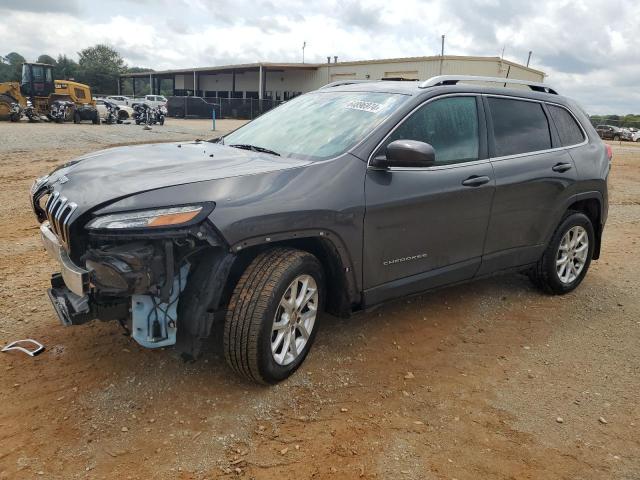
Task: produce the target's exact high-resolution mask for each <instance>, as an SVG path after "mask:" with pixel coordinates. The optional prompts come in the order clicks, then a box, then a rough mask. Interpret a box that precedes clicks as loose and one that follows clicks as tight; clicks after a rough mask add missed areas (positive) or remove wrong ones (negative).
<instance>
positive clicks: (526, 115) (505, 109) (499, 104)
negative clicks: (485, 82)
mask: <svg viewBox="0 0 640 480" xmlns="http://www.w3.org/2000/svg"><path fill="white" fill-rule="evenodd" d="M488 101H489V109H490V111H491V120H492V122H493V137H494V140H495V154H494V156H496V157H504V156H507V155H517V154H520V153H528V152H536V151H539V150H548V149H550V148H551V133H550V131H549V122H548V120H547V116H546V115H545V113H544V110H543V109H542V105H541V104H540V103H538V102H527V101H524V100H514V99H510V98H496V97H490V98H489V99H488Z"/></svg>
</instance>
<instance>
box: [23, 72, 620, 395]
mask: <svg viewBox="0 0 640 480" xmlns="http://www.w3.org/2000/svg"><path fill="white" fill-rule="evenodd" d="M470 78H471V79H475V80H480V81H482V82H488V81H493V82H500V83H502V82H504V79H503V78H495V79H487V78H486V77H470ZM461 80H469V77H456V76H444V77H435V78H432V79H430V80H427V81H425V82H421V83H418V82H389V81H384V82H382V81H371V82H358V83H354V82H353V81H343V82H337V83H334V84H330V85H328V86H326V87H323V88H321V89H320V90H317V91H315V92H311V93H308V94H305V95H301V96H299V97H297V98H295V99H293V100H290V101H289V102H287V103H286V104H284V105H282V106H279V107H277V108H275V109H273V110H271V111H269V112H267V113H265V114H264V115H262V116H260V117H258V118H257V119H256V120H253V121H252V122H250V123H247V124H246V125H244V126H243V127H241V128H239V129H237V130H236V131H234V132H232V133H230V134H228V135H226V136H225V137H223V138H222V139H217V140H212V141H209V142H203V141H199V140H196V141H192V142H180V143H164V144H156V145H144V146H127V147H120V148H112V149H109V150H105V151H102V152H98V153H92V154H89V155H86V156H84V157H80V158H78V159H77V160H75V161H72V162H71V163H68V164H66V165H64V166H62V167H60V168H58V169H56V170H54V171H53V172H51V173H50V174H49V175H46V176H44V177H42V178H40V179H38V180H37V181H36V182H35V183H34V185H33V187H32V190H31V195H32V204H33V208H34V211H35V214H36V216H37V218H38V220H39V221H40V222H42V223H41V226H40V233H41V238H42V241H43V243H44V245H45V247H46V249H47V251H48V252H49V253H50V254H51V255H52V256H53V257H54V258H55V259H56V260H57V262H58V264H59V266H60V269H61V272H60V273H55V274H54V275H53V276H52V279H51V289H49V296H50V298H51V300H52V303H53V306H54V308H55V311H56V312H57V314H58V316H59V318H60V320H61V322H62V323H63V324H64V325H77V324H82V323H85V322H88V321H90V320H93V319H96V318H98V319H101V320H117V321H118V322H120V323H121V324H122V325H123V326H127V327H128V330H129V331H130V332H131V336H132V337H133V338H134V339H135V340H136V341H137V342H138V343H139V344H140V345H143V346H145V347H150V348H157V347H167V346H170V345H175V348H176V349H177V350H178V351H179V352H181V353H182V354H183V355H185V356H186V357H188V358H193V357H197V356H198V355H199V353H200V351H201V348H202V346H203V342H204V340H205V339H206V338H207V337H209V336H210V335H211V332H213V331H214V328H213V326H214V324H215V323H216V322H221V323H223V324H224V327H223V334H222V338H221V339H219V341H220V342H221V343H222V344H223V349H224V354H225V357H226V360H227V362H228V364H229V365H230V366H231V368H232V369H233V370H234V371H236V372H237V373H238V374H240V375H242V376H244V377H246V378H248V379H251V380H253V381H256V382H263V383H274V382H278V381H280V380H283V379H284V378H286V377H288V376H289V375H291V374H292V373H293V372H294V371H295V370H296V369H297V368H298V367H299V366H300V364H301V363H302V362H303V360H304V358H305V357H306V355H307V353H308V352H309V349H310V347H311V345H312V343H313V340H314V337H315V335H316V332H317V330H318V325H319V323H320V320H321V318H320V314H321V312H323V311H328V312H330V313H332V314H334V315H337V316H348V315H350V314H351V313H353V312H357V311H361V310H363V309H367V308H369V307H371V306H373V305H376V304H379V303H381V302H384V301H386V300H389V299H393V298H398V297H402V296H405V295H411V294H416V293H419V292H423V291H425V290H431V289H434V288H439V287H442V286H445V285H452V284H457V283H460V282H466V281H469V280H473V279H477V278H482V277H486V276H489V275H493V274H496V273H498V272H505V271H521V272H526V273H527V274H528V275H529V277H530V278H531V279H532V281H533V283H534V284H535V285H536V286H538V287H539V288H540V289H541V290H542V291H544V292H547V293H549V294H556V295H562V294H565V293H568V292H571V291H572V290H574V289H575V288H576V287H578V285H580V283H581V282H582V280H583V279H584V277H585V275H586V273H587V271H588V269H589V265H590V263H591V261H592V260H595V259H597V258H599V256H600V246H601V238H602V232H603V228H604V225H605V222H606V219H607V211H608V200H607V178H608V174H609V170H610V162H611V157H612V155H611V147H610V146H608V145H605V144H604V143H603V142H602V141H601V140H600V138H598V135H597V133H596V131H595V129H594V128H593V127H592V126H591V124H590V122H589V118H588V117H587V116H586V114H585V113H583V110H582V109H581V108H580V107H579V106H578V105H577V104H576V103H575V102H573V101H572V100H569V99H567V98H565V97H562V96H560V95H558V94H556V92H555V90H553V89H551V88H550V87H549V86H547V85H545V84H538V83H529V82H525V81H517V80H510V82H509V83H510V84H511V83H521V84H522V85H528V86H529V87H530V89H527V90H525V89H508V88H502V87H501V86H500V87H496V88H492V87H488V86H486V85H485V84H483V85H478V84H476V85H469V84H460V83H459V82H460V81H461ZM350 82H351V83H350ZM362 328H366V327H365V326H364V325H363V327H362ZM93 332H94V330H85V331H84V333H85V334H86V335H90V334H92V333H93Z"/></svg>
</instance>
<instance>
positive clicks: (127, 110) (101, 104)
mask: <svg viewBox="0 0 640 480" xmlns="http://www.w3.org/2000/svg"><path fill="white" fill-rule="evenodd" d="M110 98H111V97H107V98H106V99H100V98H98V99H96V108H97V109H98V113H99V114H100V118H101V119H102V121H104V120H105V119H106V118H107V117H108V116H109V109H108V108H107V105H106V104H105V100H106V102H110V101H111V100H110ZM112 103H115V102H112ZM115 105H117V106H118V120H128V119H130V118H132V117H133V108H131V107H128V106H126V105H120V104H117V103H115Z"/></svg>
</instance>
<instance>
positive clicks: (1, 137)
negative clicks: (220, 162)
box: [0, 118, 246, 153]
mask: <svg viewBox="0 0 640 480" xmlns="http://www.w3.org/2000/svg"><path fill="white" fill-rule="evenodd" d="M245 123H246V122H245V121H244V120H218V121H217V122H216V131H215V132H214V131H212V130H211V122H210V121H209V120H183V119H175V118H169V119H167V120H166V122H165V124H164V125H162V126H160V125H154V126H152V127H151V129H150V130H144V128H143V126H142V125H136V124H135V123H132V124H130V125H125V124H121V125H106V124H104V125H93V124H91V123H81V124H73V123H64V124H58V123H49V122H42V123H28V122H26V121H23V122H19V123H10V122H2V123H1V124H0V153H20V152H25V153H26V152H31V151H36V150H42V148H43V146H44V145H47V146H48V148H50V149H52V150H58V149H65V150H66V149H76V148H78V149H81V148H82V149H84V148H92V147H94V148H95V149H96V150H97V149H99V148H103V147H106V146H114V145H125V144H131V143H150V142H167V141H180V140H194V139H196V138H200V139H203V140H207V139H210V138H215V137H218V136H220V135H224V134H226V133H228V132H230V131H232V130H235V129H236V128H238V127H240V126H242V125H244V124H245Z"/></svg>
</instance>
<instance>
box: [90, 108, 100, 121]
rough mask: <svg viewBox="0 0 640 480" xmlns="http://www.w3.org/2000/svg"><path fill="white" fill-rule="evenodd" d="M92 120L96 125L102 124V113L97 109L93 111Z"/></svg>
mask: <svg viewBox="0 0 640 480" xmlns="http://www.w3.org/2000/svg"><path fill="white" fill-rule="evenodd" d="M91 122H93V124H94V125H100V114H99V113H98V111H97V110H96V111H95V112H93V116H92V118H91Z"/></svg>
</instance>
